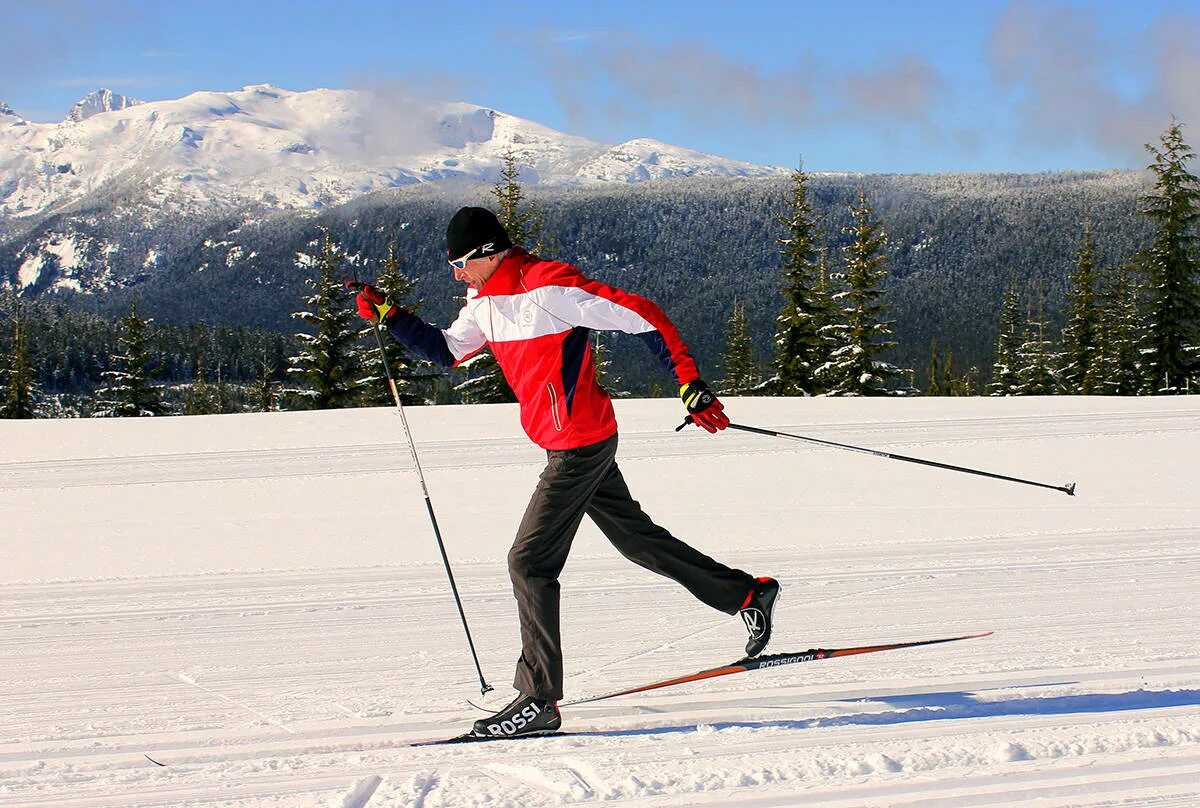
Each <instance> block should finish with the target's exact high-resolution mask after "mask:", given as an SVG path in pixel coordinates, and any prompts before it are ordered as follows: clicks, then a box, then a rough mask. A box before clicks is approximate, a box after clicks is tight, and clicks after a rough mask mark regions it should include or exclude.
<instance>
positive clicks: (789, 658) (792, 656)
mask: <svg viewBox="0 0 1200 808" xmlns="http://www.w3.org/2000/svg"><path fill="white" fill-rule="evenodd" d="M991 633H992V632H990V631H984V632H982V633H979V634H963V635H962V636H959V637H944V638H942V639H938V640H916V641H912V642H898V643H885V644H881V645H860V646H855V647H851V648H810V649H809V650H807V651H797V652H795V653H782V654H765V655H763V656H759V657H754V658H750V659H739V660H738V661H736V662H731V663H729V664H728V665H720V666H718V667H716V668H708V669H706V670H702V671H697V672H696V673H691V674H688V675H686V676H677V677H675V678H672V679H664V680H662V681H658V682H652V683H650V684H645V685H639V686H638V687H631V688H629V689H628V690H618V691H615V692H613V693H605V694H603V695H600V696H586V697H584V698H579V699H571V700H569V701H564V702H563V703H562V706H564V707H569V706H571V705H574V704H588V703H590V702H594V701H604V700H605V699H612V698H616V697H617V696H629V695H632V694H634V693H645V692H646V691H648V690H658V689H660V688H664V687H673V686H674V685H683V684H688V683H690V682H699V681H703V680H704V679H715V678H716V677H718V676H730V675H732V674H735V673H746V672H747V671H759V670H764V669H768V668H770V669H774V668H780V667H783V666H784V665H796V664H798V663H802V662H818V661H820V660H823V659H836V658H838V657H846V656H857V655H859V654H874V653H878V652H880V651H897V650H900V649H902V648H919V647H921V646H926V645H940V644H942V643H948V642H958V641H959V640H974V639H978V638H979V637H987V636H990V635H991Z"/></svg>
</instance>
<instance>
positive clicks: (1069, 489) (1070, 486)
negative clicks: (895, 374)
mask: <svg viewBox="0 0 1200 808" xmlns="http://www.w3.org/2000/svg"><path fill="white" fill-rule="evenodd" d="M690 423H693V420H692V416H690V415H689V416H688V417H687V418H685V419H684V421H683V423H682V424H680V425H679V426H677V427H675V431H676V432H678V431H679V430H681V429H683V428H684V427H685V426H687V425H688V424H690ZM729 428H730V429H740V430H742V431H743V432H753V433H755V434H756V435H769V436H771V437H775V438H790V439H792V440H799V441H805V442H807V443H815V444H818V445H820V446H829V447H831V448H834V449H846V450H847V451H851V452H861V453H862V454H869V455H874V456H875V457H883V458H887V459H888V460H903V461H904V462H906V463H919V464H921V465H922V466H933V467H934V468H938V469H946V470H948V471H961V472H964V473H966V474H978V475H979V476H980V477H991V478H992V479H994V480H1007V481H1008V482H1011V483H1023V484H1025V485H1036V486H1037V487H1039V488H1050V489H1052V490H1054V491H1062V492H1063V493H1065V494H1067V495H1069V496H1072V497H1073V496H1075V483H1067V484H1066V485H1051V484H1050V483H1039V482H1035V481H1033V480H1023V479H1021V478H1020V477H1009V476H1008V475H1006V474H993V473H992V472H990V471H980V470H979V469H972V468H967V467H966V466H952V465H950V464H949V463H938V462H937V461H935V460H922V459H921V458H919V457H908V456H907V455H900V454H893V453H891V452H881V451H879V450H878V449H864V448H862V447H861V446H851V445H850V444H848V443H834V442H833V441H831V440H821V439H820V438H808V437H805V436H804V435H792V434H790V433H788V432H777V431H775V430H774V429H762V428H761V427H757V426H744V425H743V424H734V423H731V424H729Z"/></svg>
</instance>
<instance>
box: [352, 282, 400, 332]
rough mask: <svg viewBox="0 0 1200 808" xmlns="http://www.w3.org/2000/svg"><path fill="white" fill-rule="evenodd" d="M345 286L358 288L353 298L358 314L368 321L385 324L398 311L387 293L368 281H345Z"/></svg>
mask: <svg viewBox="0 0 1200 808" xmlns="http://www.w3.org/2000/svg"><path fill="white" fill-rule="evenodd" d="M346 288H347V289H357V290H358V296H357V297H355V298H354V302H355V303H357V304H358V316H359V317H361V318H363V319H364V320H366V321H367V322H369V323H385V324H386V323H387V322H388V320H390V319H391V318H393V317H395V316H396V312H398V311H399V309H398V308H396V306H395V305H393V304H392V301H390V300H388V298H387V295H385V294H384V293H383V292H381V291H380V290H378V289H376V288H375V287H374V286H372V285H371V284H369V283H358V282H356V281H347V282H346Z"/></svg>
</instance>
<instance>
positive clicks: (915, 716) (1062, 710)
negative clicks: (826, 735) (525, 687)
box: [572, 690, 1200, 738]
mask: <svg viewBox="0 0 1200 808" xmlns="http://www.w3.org/2000/svg"><path fill="white" fill-rule="evenodd" d="M871 701H879V702H883V703H886V704H890V705H892V706H894V707H897V708H900V709H893V710H888V711H885V712H875V713H855V714H848V715H835V716H825V717H822V718H809V719H793V720H774V721H712V722H705V723H703V724H700V725H696V724H687V725H680V726H674V727H652V728H647V729H628V730H612V731H607V732H603V731H595V732H586V731H585V732H579V733H572V734H575V735H585V736H586V735H593V736H603V737H612V738H617V737H621V736H630V735H669V734H672V733H688V732H696V731H697V730H698V729H699V728H700V727H701V726H703V727H705V728H712V729H714V730H727V729H791V730H801V729H820V728H823V727H847V726H872V725H895V724H909V723H914V722H917V721H950V720H956V719H964V718H999V717H1005V716H1019V715H1075V714H1079V713H1120V712H1126V711H1131V710H1152V709H1159V708H1164V707H1194V706H1197V705H1200V690H1133V691H1130V692H1128V693H1090V694H1083V695H1078V696H1050V697H1044V698H1019V699H1008V700H1004V701H981V700H979V698H978V697H977V696H976V695H975V694H973V693H967V692H947V693H922V694H916V695H911V696H908V695H897V696H885V697H882V698H875V699H871Z"/></svg>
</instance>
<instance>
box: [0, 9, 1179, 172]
mask: <svg viewBox="0 0 1200 808" xmlns="http://www.w3.org/2000/svg"><path fill="white" fill-rule="evenodd" d="M0 31H2V32H4V33H3V35H2V36H0V41H2V42H3V47H0V101H5V102H7V103H8V104H9V105H10V106H12V107H13V108H14V109H15V110H16V111H17V112H18V113H20V114H22V115H24V116H25V117H27V118H30V119H32V120H38V121H48V120H58V119H61V118H62V117H63V116H64V115H65V114H66V112H67V110H68V109H69V108H70V106H71V104H73V103H74V102H75V101H76V100H77V99H78V98H79V97H80V96H82V95H84V94H85V93H87V92H89V91H91V90H93V89H96V88H97V87H100V86H104V87H109V88H111V89H113V90H114V91H117V92H120V93H124V94H126V95H132V96H135V97H137V98H141V99H144V100H149V101H153V100H160V99H167V98H177V97H180V96H183V95H186V94H188V93H190V92H194V91H196V90H234V89H238V88H240V87H242V86H244V85H247V84H259V83H269V84H275V85H277V86H280V87H284V88H287V89H291V90H305V89H312V88H316V87H335V88H353V87H363V86H377V85H380V84H384V85H386V86H389V87H392V88H402V89H403V90H404V91H407V92H411V93H412V94H414V95H420V96H424V97H429V98H435V99H442V100H464V101H470V102H473V103H477V104H481V105H485V106H490V107H494V108H496V109H499V110H502V111H505V112H509V113H512V114H514V115H519V116H521V117H525V118H529V119H532V120H535V121H538V122H540V123H543V124H546V125H548V126H552V127H554V128H556V129H561V130H564V131H568V132H571V133H574V134H579V135H584V136H587V137H592V138H595V139H598V140H603V141H606V142H612V143H616V142H620V141H623V140H628V139H630V138H634V137H653V138H657V139H659V140H663V141H666V142H668V143H673V144H677V145H681V146H687V147H691V148H695V149H700V150H702V151H707V152H712V153H715V154H720V155H722V156H726V157H732V158H736V159H742V160H749V161H752V162H757V163H770V164H776V165H785V166H794V165H796V164H797V163H798V161H800V160H801V159H803V162H804V166H805V168H807V169H809V170H812V171H866V172H942V171H1042V170H1059V169H1088V168H1104V167H1124V166H1141V165H1143V164H1144V163H1145V162H1146V160H1145V155H1144V151H1143V150H1142V144H1143V143H1145V142H1146V141H1148V140H1152V139H1154V138H1155V137H1156V136H1157V135H1158V133H1160V132H1161V131H1162V130H1163V129H1164V128H1166V126H1167V125H1168V124H1169V122H1170V116H1171V115H1172V114H1175V115H1177V116H1178V117H1179V118H1180V120H1182V121H1183V122H1184V123H1185V124H1191V126H1192V128H1191V129H1190V130H1185V132H1189V134H1190V140H1191V142H1194V143H1195V142H1198V141H1200V135H1197V134H1196V133H1197V131H1200V130H1197V129H1196V128H1195V127H1200V0H1191V1H1190V2H1181V1H1180V0H1137V1H1135V0H1124V1H1123V2H1116V1H1113V2H1099V1H1098V2H1082V1H1081V0H1075V1H1074V2H1058V1H1057V0H1050V1H1049V2H1037V3H1033V2H1000V1H999V0H997V1H996V2H991V1H990V0H957V2H950V1H949V0H947V1H945V2H942V1H935V0H892V2H863V1H858V2H856V1H854V0H851V1H849V2H829V0H823V1H822V2H809V1H808V0H791V2H741V3H738V2H732V1H727V2H715V1H712V2H709V1H707V0H692V1H691V2H653V0H643V2H625V1H624V0H610V2H573V1H572V0H561V1H560V2H544V3H506V2H457V1H452V2H428V1H427V2H357V1H356V0H342V2H339V3H334V2H320V3H318V2H309V0H290V2H276V0H262V1H261V2H226V0H213V1H210V2H176V0H161V2H135V0H53V1H51V0H0Z"/></svg>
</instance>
